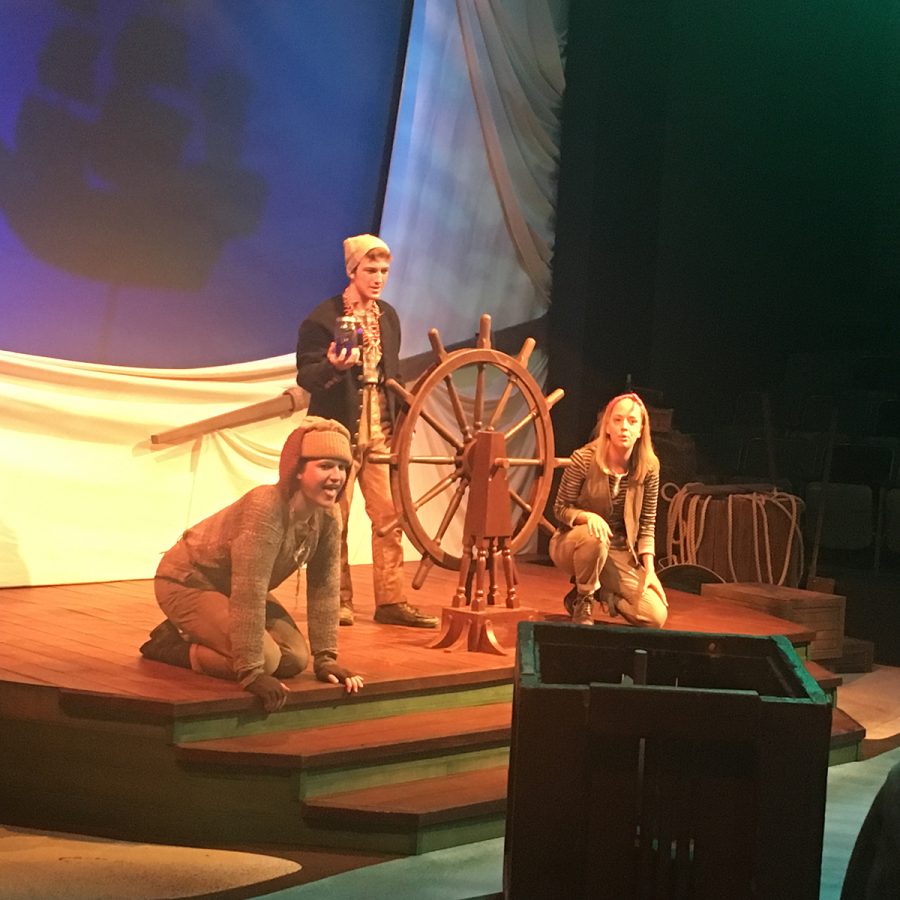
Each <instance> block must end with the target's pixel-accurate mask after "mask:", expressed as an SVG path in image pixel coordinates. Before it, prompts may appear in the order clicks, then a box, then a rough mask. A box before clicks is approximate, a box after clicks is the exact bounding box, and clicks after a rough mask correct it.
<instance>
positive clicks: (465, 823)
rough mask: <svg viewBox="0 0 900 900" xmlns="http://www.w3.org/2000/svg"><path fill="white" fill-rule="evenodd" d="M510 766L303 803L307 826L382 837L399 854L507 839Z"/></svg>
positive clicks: (318, 798)
mask: <svg viewBox="0 0 900 900" xmlns="http://www.w3.org/2000/svg"><path fill="white" fill-rule="evenodd" d="M506 790H507V767H506V766H494V767H492V768H488V769H478V770H475V771H472V772H459V773H456V774H452V775H444V776H442V777H440V778H421V779H417V780H415V781H408V782H402V783H395V784H391V785H384V786H380V787H374V788H366V789H364V790H359V791H342V792H340V793H335V794H330V795H328V796H323V797H314V798H311V799H307V800H305V801H304V802H303V818H304V821H305V822H306V823H307V824H309V825H312V826H315V827H318V828H323V829H331V830H334V831H335V832H344V833H348V834H353V833H354V832H365V833H367V834H370V835H374V834H376V833H377V834H380V835H382V837H383V838H384V839H385V840H386V841H387V842H388V843H387V846H393V847H395V848H396V852H404V853H427V852H429V851H431V850H436V849H439V848H441V847H447V846H454V845H456V844H461V843H468V842H471V841H476V840H486V839H487V838H490V837H499V836H500V835H502V834H503V830H504V826H505V821H506Z"/></svg>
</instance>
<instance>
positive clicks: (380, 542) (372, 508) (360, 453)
mask: <svg viewBox="0 0 900 900" xmlns="http://www.w3.org/2000/svg"><path fill="white" fill-rule="evenodd" d="M389 452H390V448H389V445H388V438H387V437H386V436H385V434H384V432H383V431H382V430H381V429H374V430H373V433H372V435H371V437H370V439H369V442H368V443H367V444H366V446H365V447H357V448H355V449H354V454H353V465H352V466H351V467H350V472H349V473H348V475H347V487H346V488H345V489H344V494H343V496H342V497H341V501H340V502H341V515H342V516H343V519H344V527H343V531H342V533H341V605H342V606H352V605H353V585H352V583H351V581H350V564H349V562H348V559H347V524H348V522H349V520H350V503H351V501H352V500H353V489H354V487H355V486H356V484H359V487H360V489H361V490H362V493H363V499H364V500H365V501H366V514H367V515H368V517H369V519H370V521H371V523H372V581H373V584H374V587H375V605H376V606H383V605H384V604H386V603H400V602H401V601H402V600H403V545H402V543H401V539H402V537H403V530H402V529H401V528H400V526H399V525H398V526H396V527H395V528H392V529H391V530H390V531H389V532H388V533H387V534H386V535H385V536H384V537H379V536H378V529H379V528H381V527H382V526H383V525H386V524H387V523H388V522H391V521H392V520H393V519H395V518H396V517H397V514H396V512H395V511H394V502H393V500H392V499H391V479H390V468H389V466H387V465H385V464H383V463H372V462H369V458H368V457H369V454H370V453H389Z"/></svg>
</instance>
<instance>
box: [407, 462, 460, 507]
mask: <svg viewBox="0 0 900 900" xmlns="http://www.w3.org/2000/svg"><path fill="white" fill-rule="evenodd" d="M458 478H462V471H461V470H460V469H457V470H456V471H455V472H453V473H451V474H450V475H447V476H446V477H445V478H442V479H441V480H440V481H437V482H435V483H434V484H433V485H432V486H431V487H430V488H429V489H428V490H427V491H425V493H424V494H422V496H421V497H419V499H418V500H415V501H414V502H413V509H414V510H416V511H418V510H420V509H421V508H422V507H423V506H424V505H425V504H426V503H429V502H430V501H432V500H434V498H435V497H437V495H438V494H440V493H441V492H442V491H443V490H444V489H445V488H448V487H450V485H451V484H453V482H454V481H456V480H457V479H458Z"/></svg>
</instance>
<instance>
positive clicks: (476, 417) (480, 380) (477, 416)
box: [472, 363, 484, 431]
mask: <svg viewBox="0 0 900 900" xmlns="http://www.w3.org/2000/svg"><path fill="white" fill-rule="evenodd" d="M477 369H478V371H477V373H476V375H475V412H474V413H473V415H472V427H473V429H474V430H475V431H481V426H482V424H483V422H484V363H478V366H477Z"/></svg>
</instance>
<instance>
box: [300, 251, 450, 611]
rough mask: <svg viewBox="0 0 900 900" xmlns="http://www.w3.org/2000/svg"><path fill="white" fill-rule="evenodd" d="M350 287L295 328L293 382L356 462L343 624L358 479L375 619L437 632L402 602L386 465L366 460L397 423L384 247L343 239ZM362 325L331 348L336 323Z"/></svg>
mask: <svg viewBox="0 0 900 900" xmlns="http://www.w3.org/2000/svg"><path fill="white" fill-rule="evenodd" d="M344 262H345V265H346V270H347V278H348V284H347V287H346V289H345V290H344V291H343V293H342V294H336V295H335V296H334V297H329V299H327V300H325V301H324V302H323V303H320V304H319V306H317V307H316V308H315V309H314V310H313V311H312V312H311V313H310V314H309V316H308V317H307V318H306V319H305V320H304V321H303V323H302V324H301V325H300V332H299V334H298V336H297V383H298V384H299V385H300V387H302V388H304V389H305V390H307V391H308V392H309V395H310V401H309V412H310V414H311V415H317V416H324V417H326V418H329V419H336V420H337V421H338V422H341V423H342V424H344V425H345V426H346V427H347V428H348V429H349V431H350V434H351V437H352V442H353V465H352V467H351V469H350V474H349V477H348V479H347V488H346V490H345V492H344V494H343V497H342V499H341V512H342V513H343V517H344V524H343V532H342V534H341V613H340V623H341V625H352V624H353V586H352V584H351V581H350V566H349V564H348V560H347V522H348V520H349V517H350V502H351V500H352V493H353V486H354V484H355V483H356V482H358V483H359V486H360V488H362V492H363V497H364V498H365V502H366V513H367V514H368V516H369V519H370V520H371V522H372V578H373V581H374V586H375V621H376V622H381V623H382V624H385V625H408V626H411V627H415V628H437V624H438V620H437V619H436V618H435V617H434V616H427V615H425V614H423V613H422V612H420V611H419V610H418V609H417V608H416V607H414V606H410V604H408V603H407V602H406V601H405V600H404V597H403V548H402V545H401V537H402V531H401V529H400V528H399V526H398V527H395V528H392V529H390V531H388V533H387V534H385V535H384V536H383V537H382V536H379V535H378V530H379V529H380V528H382V527H383V526H385V525H387V524H388V523H389V522H391V521H392V520H393V519H394V518H395V512H394V504H393V501H392V499H391V485H390V478H389V473H388V467H387V466H385V465H383V464H377V463H371V462H370V461H369V454H371V453H387V452H389V445H390V440H391V435H392V433H393V426H394V407H393V402H392V398H391V397H390V395H389V394H388V393H387V391H385V388H384V383H385V380H386V379H388V378H399V377H400V319H399V317H398V316H397V311H396V310H395V309H394V308H393V307H392V306H391V305H390V304H389V303H387V302H386V301H384V300H383V299H382V297H381V294H382V291H383V290H384V286H385V284H386V283H387V279H388V274H389V273H390V268H391V251H390V249H389V248H388V245H387V244H386V243H385V242H384V241H383V240H381V238H378V237H375V235H372V234H359V235H356V236H354V237H349V238H347V239H346V240H345V241H344ZM342 317H352V318H354V319H355V320H356V321H357V322H358V323H359V331H361V334H362V340H361V342H360V346H358V347H354V348H348V347H341V348H338V347H337V346H336V344H335V339H334V334H335V325H336V322H337V320H338V319H339V318H342Z"/></svg>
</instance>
